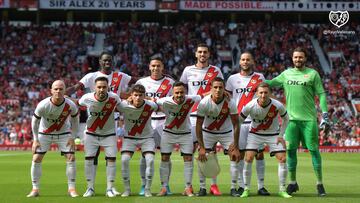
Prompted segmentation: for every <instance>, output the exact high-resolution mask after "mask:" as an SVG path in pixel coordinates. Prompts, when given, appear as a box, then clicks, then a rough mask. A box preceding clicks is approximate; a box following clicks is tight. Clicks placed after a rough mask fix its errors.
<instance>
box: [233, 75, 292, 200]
mask: <svg viewBox="0 0 360 203" xmlns="http://www.w3.org/2000/svg"><path fill="white" fill-rule="evenodd" d="M256 95H257V97H258V98H257V99H253V100H252V101H251V102H249V103H248V104H246V106H245V107H244V108H243V109H242V111H241V113H240V124H241V123H242V122H244V120H245V119H247V118H248V116H250V117H251V120H252V122H251V126H250V129H249V130H250V132H249V135H248V139H247V144H246V153H245V166H244V171H243V173H244V175H243V177H244V182H245V190H244V192H243V193H242V195H241V197H248V196H249V195H250V182H251V173H252V169H251V166H252V161H253V160H254V157H255V156H256V153H257V151H258V149H259V147H261V146H263V145H264V144H267V145H268V146H269V147H270V156H275V157H276V159H277V160H278V162H279V167H278V175H279V196H280V197H284V198H290V197H291V196H290V195H288V194H287V193H286V191H285V190H286V188H285V184H286V176H287V167H286V157H285V141H284V139H283V135H284V132H285V129H286V126H287V124H288V122H289V117H288V115H287V112H286V109H285V107H284V105H282V104H281V103H280V102H279V101H276V100H274V99H270V97H269V96H270V88H269V85H268V84H266V83H265V82H262V83H260V84H259V85H258V86H257V90H256ZM279 116H280V117H281V119H282V125H281V128H280V129H279V119H278V117H279Z"/></svg>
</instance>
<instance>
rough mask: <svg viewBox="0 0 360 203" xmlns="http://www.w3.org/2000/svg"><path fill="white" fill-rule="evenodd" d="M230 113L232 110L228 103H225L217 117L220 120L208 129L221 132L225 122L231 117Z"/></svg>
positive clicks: (211, 124)
mask: <svg viewBox="0 0 360 203" xmlns="http://www.w3.org/2000/svg"><path fill="white" fill-rule="evenodd" d="M229 111H230V109H229V107H228V102H227V101H224V104H223V106H222V108H221V111H220V113H219V115H218V116H217V117H218V118H220V119H219V120H215V121H213V122H212V123H210V125H209V126H208V127H207V129H209V130H214V129H215V128H216V129H217V130H220V128H221V126H222V125H223V124H224V122H225V120H226V119H227V117H228V115H229Z"/></svg>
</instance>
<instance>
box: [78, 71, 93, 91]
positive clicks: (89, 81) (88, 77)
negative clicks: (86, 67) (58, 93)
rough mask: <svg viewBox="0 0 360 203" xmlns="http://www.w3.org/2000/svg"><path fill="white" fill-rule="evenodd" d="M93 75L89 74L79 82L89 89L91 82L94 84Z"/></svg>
mask: <svg viewBox="0 0 360 203" xmlns="http://www.w3.org/2000/svg"><path fill="white" fill-rule="evenodd" d="M92 75H93V73H88V74H86V75H85V76H84V77H83V78H81V80H80V81H79V82H80V83H81V84H83V85H84V88H89V87H90V85H89V84H90V83H91V82H93V81H91V79H92Z"/></svg>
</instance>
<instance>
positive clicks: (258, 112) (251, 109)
mask: <svg viewBox="0 0 360 203" xmlns="http://www.w3.org/2000/svg"><path fill="white" fill-rule="evenodd" d="M286 114H287V112H286V109H285V107H284V105H283V104H282V103H281V102H279V101H277V100H275V99H271V102H270V103H269V104H268V105H267V106H266V107H261V106H260V105H259V104H258V101H257V99H253V100H252V101H251V102H249V103H248V104H247V105H245V107H244V108H243V109H242V111H241V114H240V116H242V118H244V119H245V118H246V117H248V116H250V117H251V127H250V132H251V133H254V134H258V135H278V134H279V131H280V127H279V115H280V116H281V117H284V116H286Z"/></svg>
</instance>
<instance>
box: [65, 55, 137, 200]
mask: <svg viewBox="0 0 360 203" xmlns="http://www.w3.org/2000/svg"><path fill="white" fill-rule="evenodd" d="M99 65H100V70H99V71H96V72H91V73H88V74H86V75H85V76H84V77H83V78H82V79H81V80H80V81H79V82H78V83H77V84H76V85H74V86H72V87H69V88H68V89H67V90H66V93H67V95H71V94H73V93H74V92H75V91H77V90H79V89H85V88H88V89H89V90H90V92H94V91H95V79H96V78H98V77H100V76H101V77H106V78H107V79H108V81H109V91H110V92H113V93H115V94H117V95H118V96H119V97H121V98H126V93H125V92H126V89H127V87H128V84H129V82H130V80H131V76H129V75H127V74H125V73H122V72H116V71H113V70H112V65H113V56H112V54H111V53H110V52H107V51H104V52H102V53H101V54H100V57H99ZM118 118H119V114H118V113H115V119H118ZM115 127H116V128H117V123H116V124H115ZM99 153H100V149H99V151H98V153H97V156H96V157H95V159H94V165H95V169H94V174H93V177H92V179H93V180H95V178H96V169H97V163H98V161H97V160H98V155H99ZM113 192H114V193H115V194H116V195H119V194H120V193H119V192H118V191H116V189H115V187H114V188H113Z"/></svg>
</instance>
